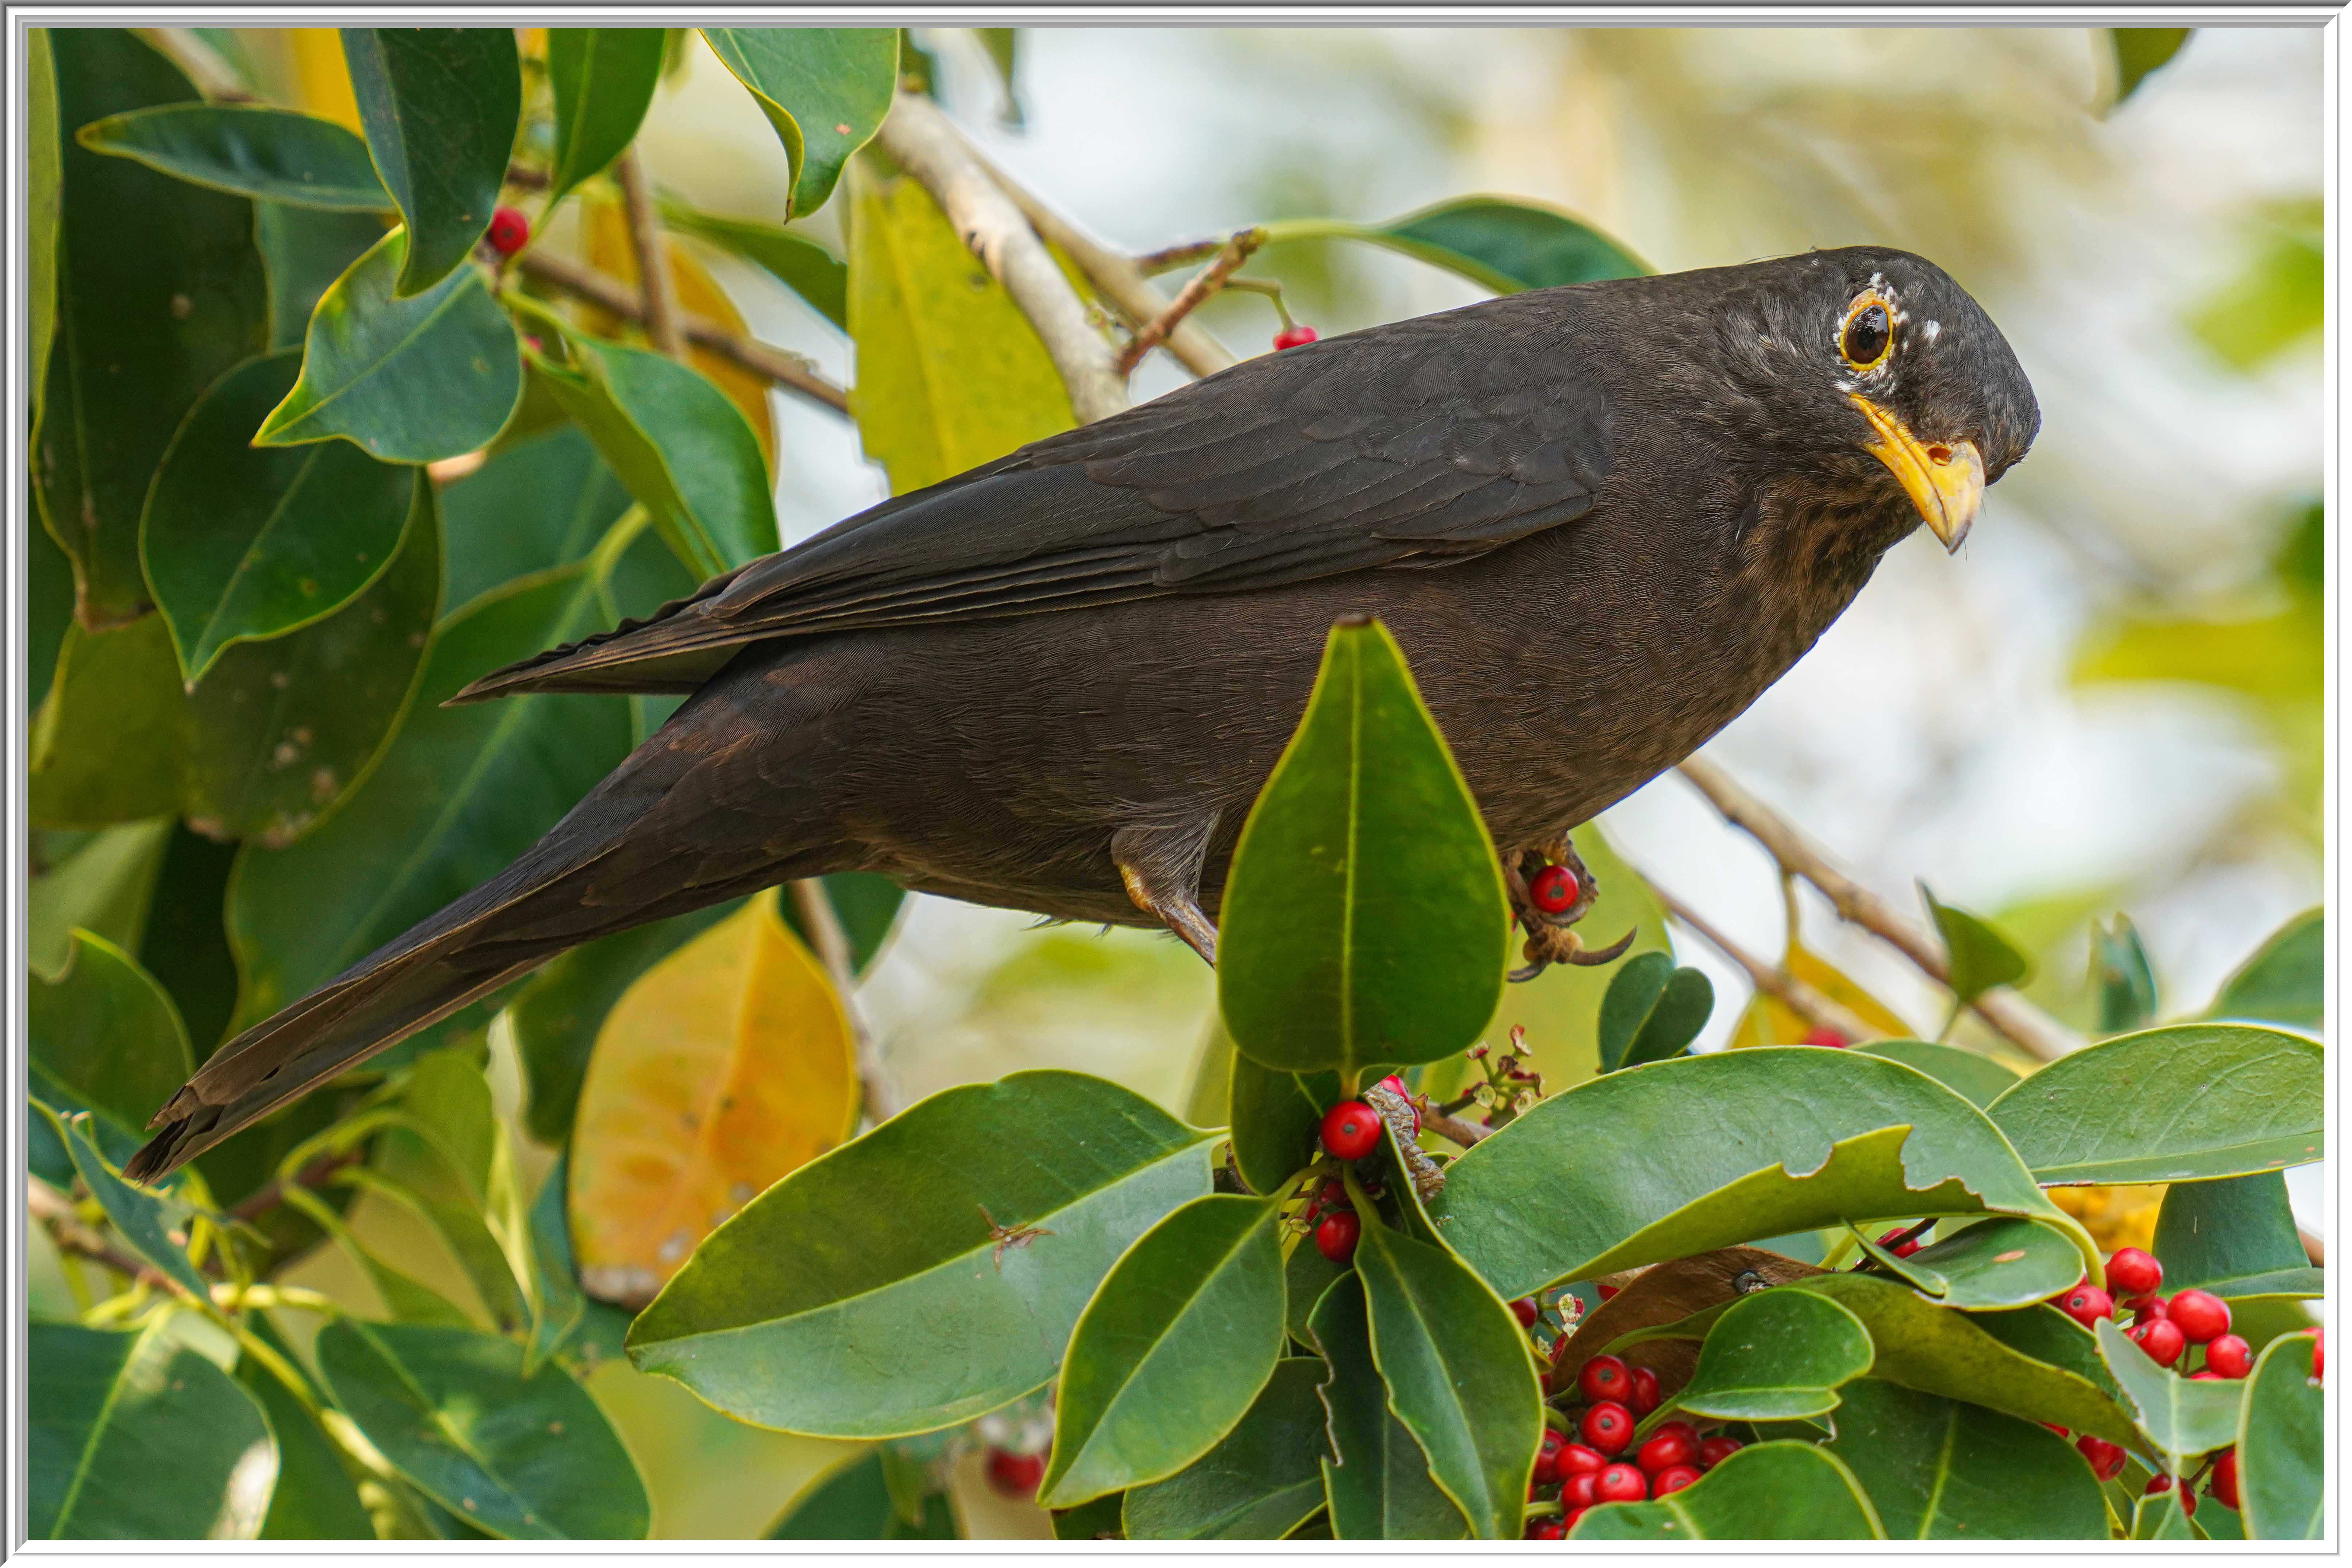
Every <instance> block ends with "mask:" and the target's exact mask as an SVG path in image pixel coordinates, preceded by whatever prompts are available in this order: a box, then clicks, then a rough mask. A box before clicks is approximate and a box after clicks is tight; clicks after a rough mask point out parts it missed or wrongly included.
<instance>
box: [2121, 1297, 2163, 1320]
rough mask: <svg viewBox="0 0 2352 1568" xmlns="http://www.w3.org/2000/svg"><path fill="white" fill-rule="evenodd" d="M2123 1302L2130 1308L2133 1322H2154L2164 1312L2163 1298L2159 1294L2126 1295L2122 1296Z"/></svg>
mask: <svg viewBox="0 0 2352 1568" xmlns="http://www.w3.org/2000/svg"><path fill="white" fill-rule="evenodd" d="M2123 1304H2124V1305H2125V1306H2126V1307H2129V1308H2130V1309H2131V1310H2132V1318H2133V1321H2135V1322H2141V1323H2150V1322H2154V1321H2156V1320H2157V1319H2158V1318H2161V1317H2163V1316H2165V1314H2166V1308H2165V1304H2164V1298H2163V1297H2161V1296H2126V1297H2125V1298H2124V1300H2123Z"/></svg>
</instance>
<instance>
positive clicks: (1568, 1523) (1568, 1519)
mask: <svg viewBox="0 0 2352 1568" xmlns="http://www.w3.org/2000/svg"><path fill="white" fill-rule="evenodd" d="M1563 1506H1565V1505H1563ZM1586 1506H1587V1507H1590V1506H1591V1505H1590V1504H1587V1505H1586ZM1584 1512H1585V1510H1584V1509H1581V1508H1571V1509H1569V1510H1568V1511H1567V1512H1566V1513H1563V1514H1561V1515H1560V1516H1559V1523H1560V1531H1561V1533H1562V1534H1565V1533H1567V1532H1568V1531H1571V1530H1574V1529H1575V1528H1576V1521H1578V1520H1580V1519H1582V1518H1583V1517H1584Z"/></svg>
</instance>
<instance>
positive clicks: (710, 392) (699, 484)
mask: <svg viewBox="0 0 2352 1568" xmlns="http://www.w3.org/2000/svg"><path fill="white" fill-rule="evenodd" d="M569 345H570V347H571V349H572V363H571V364H569V365H561V364H557V363H554V362H553V361H552V360H550V359H547V358H545V357H543V356H541V355H540V354H536V353H534V354H532V355H531V356H530V367H531V374H532V375H533V376H534V377H536V378H537V380H538V382H539V384H541V386H543V387H544V388H545V389H546V390H547V391H548V393H549V394H550V395H551V396H552V397H553V398H554V399H555V401H556V402H557V403H558V404H559V405H562V408H563V410H564V412H565V413H567V414H569V415H570V416H572V419H573V420H575V421H577V422H578V424H579V426H580V427H581V428H582V429H583V430H585V431H586V432H587V433H588V438H589V439H590V440H591V441H593V442H594V443H595V446H596V450H597V452H598V453H599V454H600V455H602V457H603V458H604V461H605V462H606V463H608V464H610V465H611V466H612V469H613V471H614V473H615V474H616V475H618V476H619V477H620V480H621V482H622V483H623V484H624V485H625V486H627V487H628V490H629V493H630V494H631V495H633V496H635V497H636V499H637V500H639V501H640V502H642V503H643V504H644V505H645V508H646V510H647V511H649V512H651V513H653V517H654V522H655V525H656V527H658V528H659V529H660V530H661V532H662V538H663V539H664V540H665V541H667V543H668V544H669V547H670V549H671V551H672V552H675V553H676V554H677V558H678V560H679V561H681V562H683V563H685V564H686V567H687V569H688V571H690V572H693V573H695V574H698V576H700V577H715V576H717V575H718V574H720V573H722V572H725V571H727V570H729V569H730V568H731V567H735V566H740V565H742V564H743V563H745V562H747V561H750V560H752V559H754V558H755V557H757V556H761V555H766V554H769V553H772V552H773V551H774V550H775V549H776V547H777V540H776V509H775V501H774V500H773V498H772V495H771V493H770V490H769V483H768V468H767V464H766V462H765V461H764V460H763V459H762V458H761V456H760V444H759V441H758V440H757V438H755V437H753V436H752V434H751V426H749V425H747V424H745V423H744V421H743V416H742V414H741V413H740V411H739V410H738V409H737V408H736V406H735V405H734V404H732V403H731V402H730V401H729V400H728V397H727V395H726V394H725V393H723V392H721V391H719V388H718V387H717V386H715V385H713V384H711V383H710V382H709V379H708V378H706V377H705V376H704V375H703V374H701V373H700V372H699V371H697V370H696V369H694V367H693V366H691V365H684V364H680V363H677V361H675V360H671V359H666V358H664V357H663V356H662V355H660V354H657V353H653V352H652V351H650V350H647V349H636V348H630V347H627V346H625V345H624V344H621V343H609V342H601V341H597V340H594V339H589V338H572V339H570V340H569Z"/></svg>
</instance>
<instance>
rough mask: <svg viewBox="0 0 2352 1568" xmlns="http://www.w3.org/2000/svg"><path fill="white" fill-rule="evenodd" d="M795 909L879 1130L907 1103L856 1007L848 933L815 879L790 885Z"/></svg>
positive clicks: (854, 966)
mask: <svg viewBox="0 0 2352 1568" xmlns="http://www.w3.org/2000/svg"><path fill="white" fill-rule="evenodd" d="M792 889H793V909H795V910H798V911H799V912H800V917H801V929H802V930H803V931H806V932H808V935H809V946H810V947H811V948H812V949H814V951H815V952H816V957H817V962H818V963H822V964H824V970H825V973H826V975H827V976H829V977H830V978H831V979H832V981H833V989H834V992H835V994H836V995H838V996H839V997H840V998H841V1011H842V1015H843V1016H845V1017H846V1018H847V1019H848V1020H849V1035H850V1040H851V1043H852V1044H853V1045H854V1046H855V1047H856V1053H857V1077H858V1079H859V1081H860V1083H861V1085H862V1086H863V1088H864V1090H865V1096H866V1117H867V1119H868V1120H870V1121H873V1122H874V1123H875V1124H876V1125H877V1126H879V1125H880V1124H881V1123H883V1122H885V1121H889V1120H890V1118H892V1117H893V1116H896V1115H898V1112H899V1110H901V1109H903V1107H904V1105H905V1101H904V1100H902V1099H901V1098H900V1096H899V1093H898V1084H897V1083H896V1082H895V1081H893V1080H892V1079H891V1077H890V1069H889V1068H887V1067H886V1066H884V1065H883V1061H882V1052H881V1048H880V1047H878V1046H877V1045H876V1044H875V1043H874V1032H873V1031H872V1030H871V1029H868V1028H867V1027H866V1015H865V1013H864V1011H863V1010H862V1009H861V1008H859V1006H858V1005H857V963H856V957H855V955H854V954H852V952H850V948H849V933H848V932H847V931H844V930H842V929H841V917H840V916H839V915H838V914H836V913H835V911H834V908H833V900H831V899H830V898H828V897H826V895H825V890H824V881H823V880H822V879H819V878H815V877H803V878H802V879H799V880H798V881H795V882H794V883H793V885H792Z"/></svg>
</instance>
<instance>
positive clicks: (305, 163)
mask: <svg viewBox="0 0 2352 1568" xmlns="http://www.w3.org/2000/svg"><path fill="white" fill-rule="evenodd" d="M74 139H75V140H76V141H78V142H80V143H81V144H82V145H83V146H85V147H87V148H89V150H90V151H91V152H93V153H106V154H108V155H110V156H111V157H116V158H132V159H136V160H137V161H138V162H140V163H144V164H146V165H147V166H148V167H149V168H151V169H154V170H157V171H159V172H160V173H163V174H169V175H171V176H172V177H173V179H175V180H185V181H187V182H188V183H189V184H197V185H205V186H208V187H210V188H211V189H213V190H215V191H226V192H228V193H230V194H231V195H240V196H251V197H254V198H255V199H257V200H258V201H266V202H289V203H291V204H293V205H296V206H305V207H321V208H325V209H328V210H330V211H335V212H368V213H373V212H384V211H388V210H390V208H391V207H392V205H393V200H392V196H391V195H390V194H389V193H388V192H386V191H385V190H384V188H383V181H382V180H380V179H378V178H377V177H376V172H375V166H374V165H373V163H369V162H368V150H367V143H366V142H362V141H361V140H360V139H359V138H358V137H356V136H354V135H352V133H351V132H348V131H346V130H344V129H343V128H342V127H341V126H340V125H338V124H336V123H335V122H334V121H331V120H321V119H320V118H319V117H318V116H317V115H313V114H302V113H299V112H297V111H296V110H290V109H270V108H268V107H265V106H264V105H261V104H257V103H172V104H163V105H159V106H157V107H155V108H153V109H139V110H131V112H129V113H127V114H110V115H108V116H107V117H106V118H105V119H103V120H97V121H91V122H90V123H89V124H88V125H85V126H83V127H81V128H80V129H79V131H77V132H75V133H74Z"/></svg>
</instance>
